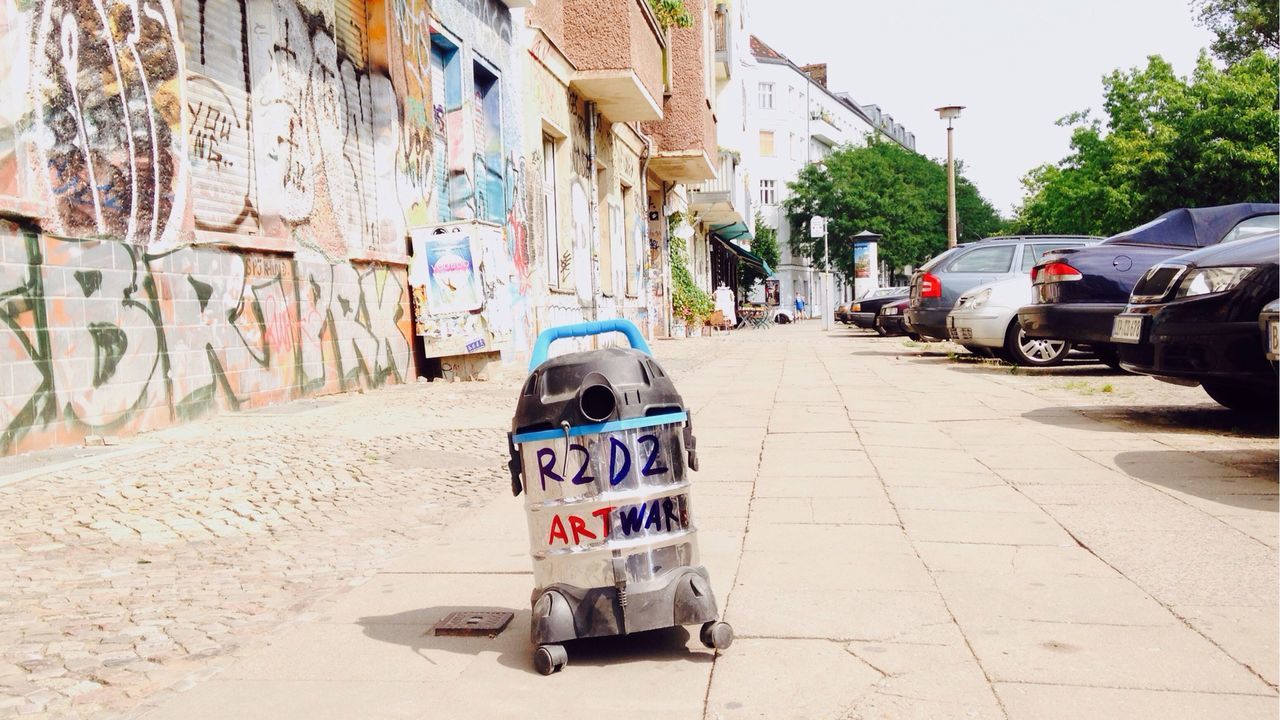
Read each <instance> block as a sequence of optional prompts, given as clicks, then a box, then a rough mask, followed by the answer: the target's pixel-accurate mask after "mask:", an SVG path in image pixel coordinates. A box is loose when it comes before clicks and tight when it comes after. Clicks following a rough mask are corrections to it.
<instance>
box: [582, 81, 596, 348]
mask: <svg viewBox="0 0 1280 720" xmlns="http://www.w3.org/2000/svg"><path fill="white" fill-rule="evenodd" d="M585 109H586V112H587V172H588V173H590V174H591V177H589V178H587V187H589V188H591V196H590V197H589V198H587V202H588V203H589V204H588V207H590V208H591V212H590V213H588V215H589V216H590V223H591V240H590V242H591V244H592V245H593V246H597V245H599V244H600V218H599V215H600V188H599V187H597V185H598V183H599V179H598V177H597V175H598V174H599V173H597V172H596V104H595V102H588V103H586V108H585ZM591 319H592V320H599V319H600V262H599V256H598V255H597V253H596V252H592V253H591ZM592 342H593V343H594V342H595V341H594V340H593V341H592Z"/></svg>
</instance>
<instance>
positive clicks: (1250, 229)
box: [1222, 215, 1280, 243]
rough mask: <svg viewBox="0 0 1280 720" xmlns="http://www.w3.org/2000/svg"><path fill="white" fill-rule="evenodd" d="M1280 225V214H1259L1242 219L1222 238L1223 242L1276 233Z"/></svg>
mask: <svg viewBox="0 0 1280 720" xmlns="http://www.w3.org/2000/svg"><path fill="white" fill-rule="evenodd" d="M1278 226H1280V215H1259V216H1257V217H1251V218H1249V219H1248V220H1241V221H1240V222H1239V223H1238V224H1237V225H1236V226H1235V227H1233V228H1231V231H1230V232H1228V233H1227V234H1226V236H1225V237H1223V238H1222V242H1224V243H1229V242H1235V241H1236V240H1248V239H1249V238H1255V237H1258V236H1259V235H1266V234H1268V233H1274V232H1275V231H1276V228H1277V227H1278Z"/></svg>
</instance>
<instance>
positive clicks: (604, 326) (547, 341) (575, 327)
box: [529, 318, 653, 372]
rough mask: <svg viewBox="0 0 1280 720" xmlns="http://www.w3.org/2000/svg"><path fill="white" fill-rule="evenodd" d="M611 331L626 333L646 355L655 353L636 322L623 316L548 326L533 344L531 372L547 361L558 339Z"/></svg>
mask: <svg viewBox="0 0 1280 720" xmlns="http://www.w3.org/2000/svg"><path fill="white" fill-rule="evenodd" d="M610 332H620V333H622V334H623V335H626V336H627V342H629V343H631V347H633V348H635V349H636V350H639V351H640V352H642V353H644V354H645V355H652V354H653V351H652V350H650V349H649V343H647V342H645V341H644V336H643V335H641V334H640V328H638V327H636V325H635V323H633V322H631V321H630V320H623V319H622V318H615V319H613V320H593V321H591V322H581V323H573V324H571V325H560V326H559V327H553V328H547V329H546V330H543V331H542V332H540V333H538V340H537V342H535V343H534V344H533V357H531V358H529V372H533V370H534V369H535V368H537V367H538V366H539V365H541V364H542V363H544V362H546V361H547V351H548V350H550V349H551V343H553V342H555V341H556V340H560V339H561V338H571V337H590V336H592V335H603V334H605V333H610Z"/></svg>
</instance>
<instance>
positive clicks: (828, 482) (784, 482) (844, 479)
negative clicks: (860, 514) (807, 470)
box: [756, 472, 884, 498]
mask: <svg viewBox="0 0 1280 720" xmlns="http://www.w3.org/2000/svg"><path fill="white" fill-rule="evenodd" d="M756 497H758V498H761V497H810V498H837V497H853V498H858V497H884V488H883V487H882V486H881V485H880V481H879V480H877V479H876V478H875V477H874V476H865V477H856V476H853V477H851V476H847V475H846V476H836V477H806V476H791V475H787V474H782V475H767V474H765V473H763V472H762V473H761V474H760V477H759V478H758V479H757V480H756Z"/></svg>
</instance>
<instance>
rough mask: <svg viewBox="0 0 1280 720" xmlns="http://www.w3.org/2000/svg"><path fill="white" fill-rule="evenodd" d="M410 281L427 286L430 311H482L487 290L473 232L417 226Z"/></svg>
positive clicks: (432, 314)
mask: <svg viewBox="0 0 1280 720" xmlns="http://www.w3.org/2000/svg"><path fill="white" fill-rule="evenodd" d="M412 233H413V235H412V237H413V263H412V264H411V265H410V266H409V284H410V285H417V286H422V287H423V288H425V294H426V300H427V307H426V310H427V314H428V315H431V316H440V315H452V314H456V313H463V312H472V311H474V310H479V309H480V307H481V305H483V304H484V290H483V288H482V286H481V282H480V271H479V269H478V268H477V267H476V262H475V258H477V257H479V255H480V252H479V249H478V248H477V247H476V242H475V235H474V233H470V232H443V233H434V232H432V231H431V230H430V229H426V228H424V229H416V230H413V231H412Z"/></svg>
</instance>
